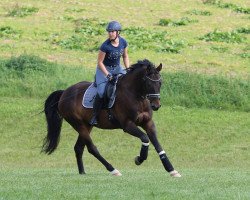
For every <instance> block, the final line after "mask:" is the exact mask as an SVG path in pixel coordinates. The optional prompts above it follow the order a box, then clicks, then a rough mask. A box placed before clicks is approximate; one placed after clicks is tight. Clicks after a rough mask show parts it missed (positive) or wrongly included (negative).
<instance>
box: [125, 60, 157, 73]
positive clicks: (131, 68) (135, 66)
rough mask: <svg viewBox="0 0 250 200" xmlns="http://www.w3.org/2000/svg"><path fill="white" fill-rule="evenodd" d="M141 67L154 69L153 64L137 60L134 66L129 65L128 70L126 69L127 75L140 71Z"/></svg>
mask: <svg viewBox="0 0 250 200" xmlns="http://www.w3.org/2000/svg"><path fill="white" fill-rule="evenodd" d="M142 66H147V67H148V68H150V69H152V68H155V66H154V64H153V63H152V62H150V61H149V60H147V59H144V60H138V61H137V63H135V64H133V65H131V66H130V67H129V68H127V73H129V72H132V71H134V70H136V69H141V68H142Z"/></svg>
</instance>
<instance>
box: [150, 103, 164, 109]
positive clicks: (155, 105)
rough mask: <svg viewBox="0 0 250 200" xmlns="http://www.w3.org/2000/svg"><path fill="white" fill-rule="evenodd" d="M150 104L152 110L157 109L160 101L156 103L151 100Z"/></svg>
mask: <svg viewBox="0 0 250 200" xmlns="http://www.w3.org/2000/svg"><path fill="white" fill-rule="evenodd" d="M150 105H151V108H152V109H153V111H157V110H158V109H159V108H160V107H161V104H160V101H159V102H158V103H155V102H151V103H150Z"/></svg>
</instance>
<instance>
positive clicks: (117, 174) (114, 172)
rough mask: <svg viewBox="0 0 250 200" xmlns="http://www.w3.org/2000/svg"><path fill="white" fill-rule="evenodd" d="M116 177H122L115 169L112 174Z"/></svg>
mask: <svg viewBox="0 0 250 200" xmlns="http://www.w3.org/2000/svg"><path fill="white" fill-rule="evenodd" d="M110 173H111V174H112V175H114V176H121V175H122V174H121V172H119V171H118V170H117V169H114V170H113V171H112V172H110Z"/></svg>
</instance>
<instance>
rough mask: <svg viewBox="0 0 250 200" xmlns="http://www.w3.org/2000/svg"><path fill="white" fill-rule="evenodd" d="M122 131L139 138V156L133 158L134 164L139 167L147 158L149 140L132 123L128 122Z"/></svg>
mask: <svg viewBox="0 0 250 200" xmlns="http://www.w3.org/2000/svg"><path fill="white" fill-rule="evenodd" d="M124 131H125V132H127V133H129V134H130V135H133V136H135V137H137V138H139V139H140V140H141V141H142V146H141V151H140V155H139V156H137V157H135V164H136V165H140V164H142V162H143V161H144V160H146V159H147V157H148V147H149V139H148V136H147V135H146V134H145V133H143V132H142V131H141V130H140V129H139V128H138V127H137V126H136V125H135V124H134V123H133V122H131V121H130V122H128V123H127V124H126V127H125V128H124Z"/></svg>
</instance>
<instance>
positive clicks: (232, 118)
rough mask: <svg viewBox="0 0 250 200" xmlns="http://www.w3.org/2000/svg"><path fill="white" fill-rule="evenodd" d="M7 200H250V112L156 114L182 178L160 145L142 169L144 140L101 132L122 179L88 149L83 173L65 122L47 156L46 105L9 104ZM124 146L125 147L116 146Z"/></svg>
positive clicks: (4, 156) (4, 130)
mask: <svg viewBox="0 0 250 200" xmlns="http://www.w3.org/2000/svg"><path fill="white" fill-rule="evenodd" d="M2 102H3V104H1V107H0V109H1V116H0V120H1V121H2V122H3V124H4V126H1V129H0V131H1V142H0V146H1V151H0V156H1V168H0V169H1V172H0V176H1V182H0V188H1V189H0V194H1V195H0V198H1V199H34V198H39V199H62V198H63V199H65V198H67V199H79V198H81V199H130V198H133V199H248V197H249V181H250V176H249V175H250V174H249V173H250V171H249V169H248V167H249V164H250V163H249V142H250V141H249V124H250V121H249V119H250V117H249V113H246V112H228V111H216V110H208V109H185V108H183V107H163V108H161V109H160V110H159V111H158V112H156V113H155V116H154V118H155V121H156V125H157V128H158V134H159V140H160V141H161V143H162V145H163V146H164V147H165V148H164V149H165V150H166V151H167V152H168V154H169V156H170V159H171V160H172V162H173V164H174V166H175V167H176V169H177V170H179V171H180V172H181V173H182V176H183V177H182V178H181V179H178V180H176V179H173V178H171V177H170V176H169V175H168V174H167V173H166V172H165V170H164V169H163V167H162V165H161V163H160V160H159V159H158V156H157V155H156V153H155V151H154V149H153V147H152V146H151V148H150V150H149V157H148V160H147V161H145V163H143V165H141V166H139V167H138V166H136V165H135V164H134V162H133V158H134V157H135V156H136V155H137V154H138V153H139V149H140V142H139V141H138V140H137V139H135V138H133V137H131V136H129V135H127V134H124V133H123V132H122V131H112V132H109V131H101V130H98V129H94V131H93V135H92V136H93V139H94V141H95V143H96V145H97V147H98V148H99V150H100V152H101V153H102V154H103V155H104V156H105V158H106V159H107V160H108V161H110V162H111V163H112V164H113V165H114V166H115V167H117V168H118V169H119V170H120V171H121V172H122V174H123V176H122V177H112V176H110V175H109V173H108V172H107V171H106V169H105V168H104V167H103V166H102V165H101V164H100V163H99V162H98V161H97V160H96V159H95V158H93V156H91V155H90V154H89V153H88V152H87V151H86V152H85V154H84V162H85V167H86V172H87V175H86V176H80V175H78V174H77V173H78V172H77V166H76V161H75V157H74V151H73V146H74V143H75V140H76V138H77V136H76V134H75V132H74V131H73V129H72V128H70V127H69V125H68V124H66V123H64V125H63V129H62V137H61V143H60V144H59V147H58V150H57V151H56V152H55V153H54V154H53V155H51V156H47V155H44V154H40V147H41V144H42V138H43V137H44V136H45V132H46V125H45V121H44V116H43V115H41V114H39V115H34V114H36V113H38V112H39V111H40V110H41V105H42V103H43V101H42V100H41V99H27V98H14V99H11V98H2ZM116 144H119V145H116Z"/></svg>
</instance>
